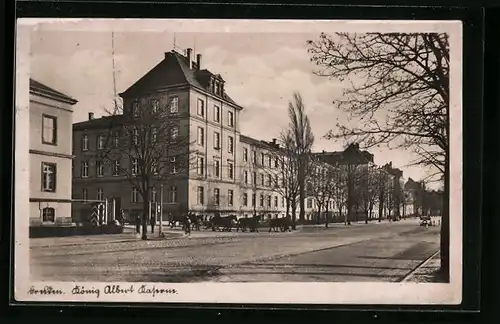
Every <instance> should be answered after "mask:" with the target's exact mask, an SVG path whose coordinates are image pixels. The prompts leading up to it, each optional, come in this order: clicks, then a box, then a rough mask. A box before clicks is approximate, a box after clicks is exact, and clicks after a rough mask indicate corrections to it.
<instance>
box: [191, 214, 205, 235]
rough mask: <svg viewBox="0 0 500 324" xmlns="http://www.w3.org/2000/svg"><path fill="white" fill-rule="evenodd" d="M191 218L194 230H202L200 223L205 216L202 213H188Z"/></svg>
mask: <svg viewBox="0 0 500 324" xmlns="http://www.w3.org/2000/svg"><path fill="white" fill-rule="evenodd" d="M188 217H189V220H190V221H191V229H193V230H197V231H199V230H200V224H201V223H202V221H203V216H202V215H195V214H193V213H189V214H188Z"/></svg>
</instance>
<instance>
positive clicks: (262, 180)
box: [260, 174, 265, 186]
mask: <svg viewBox="0 0 500 324" xmlns="http://www.w3.org/2000/svg"><path fill="white" fill-rule="evenodd" d="M260 185H261V186H263V185H265V180H264V174H261V175H260Z"/></svg>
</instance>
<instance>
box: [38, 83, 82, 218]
mask: <svg viewBox="0 0 500 324" xmlns="http://www.w3.org/2000/svg"><path fill="white" fill-rule="evenodd" d="M29 92H30V93H29V95H30V103H29V118H30V122H29V124H30V131H29V136H30V142H29V143H30V144H29V159H30V182H29V183H30V189H29V190H30V193H29V195H30V199H29V201H30V226H40V225H53V224H68V223H71V191H72V189H71V187H72V181H71V179H72V176H71V161H72V158H73V156H72V148H71V145H72V134H73V132H72V129H71V127H72V122H73V120H72V118H73V105H75V104H76V103H77V101H76V100H75V99H73V98H71V97H69V96H67V95H66V94H64V93H61V92H59V91H56V90H54V89H52V88H50V87H48V86H46V85H44V84H42V83H40V82H38V81H35V80H33V79H30V90H29Z"/></svg>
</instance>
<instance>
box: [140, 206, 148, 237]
mask: <svg viewBox="0 0 500 324" xmlns="http://www.w3.org/2000/svg"><path fill="white" fill-rule="evenodd" d="M142 200H143V208H142V209H143V213H142V236H141V239H143V240H147V239H148V216H149V201H148V199H147V198H145V197H143V199H142Z"/></svg>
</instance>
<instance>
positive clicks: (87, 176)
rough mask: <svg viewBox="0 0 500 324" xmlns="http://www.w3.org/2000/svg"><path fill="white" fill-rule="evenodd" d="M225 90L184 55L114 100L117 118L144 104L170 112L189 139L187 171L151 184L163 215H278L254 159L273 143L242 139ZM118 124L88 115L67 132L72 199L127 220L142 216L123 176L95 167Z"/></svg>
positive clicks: (79, 209) (78, 211) (78, 213)
mask: <svg viewBox="0 0 500 324" xmlns="http://www.w3.org/2000/svg"><path fill="white" fill-rule="evenodd" d="M224 83H225V81H224V80H223V78H222V77H221V76H220V75H218V74H213V73H212V72H210V71H208V70H206V69H202V56H201V54H198V55H197V56H196V60H193V57H192V50H191V49H188V50H187V52H186V53H185V54H184V55H183V54H181V53H178V52H176V51H171V52H168V53H165V57H164V60H162V61H161V62H160V63H159V64H158V65H157V66H155V67H154V68H153V69H152V70H150V71H149V72H148V73H146V74H145V75H144V76H143V77H142V78H141V79H140V80H138V81H137V82H136V83H134V84H133V85H132V86H131V87H130V88H129V89H127V90H126V91H125V92H123V93H121V94H120V96H121V97H122V99H123V115H127V114H128V115H130V114H134V110H135V109H141V108H143V107H144V104H143V103H144V102H145V103H146V105H149V104H150V103H153V104H154V105H158V106H159V107H166V106H168V107H167V108H166V109H168V110H169V112H170V113H171V114H172V118H176V119H177V121H178V133H179V135H180V136H187V137H188V138H189V160H190V161H191V162H192V163H190V167H189V168H182V169H181V170H177V171H175V173H176V174H175V176H172V177H169V179H168V180H158V181H155V183H154V184H153V187H152V189H151V191H152V195H151V197H150V200H151V201H159V200H163V201H164V203H165V204H164V212H165V213H179V212H194V213H197V214H208V215H210V214H216V213H219V214H221V215H226V214H236V215H238V216H240V217H245V216H250V215H253V214H266V216H267V217H271V216H272V215H275V216H276V214H279V213H282V210H283V208H282V207H283V206H284V203H283V201H282V197H281V196H279V195H278V194H276V193H274V191H273V190H272V186H270V185H269V181H268V174H267V172H265V170H264V169H263V168H264V167H265V165H263V163H262V161H261V160H257V158H259V159H260V158H261V156H270V154H268V153H267V151H268V150H269V149H270V148H272V143H267V142H263V141H258V140H255V139H252V138H250V137H246V136H243V135H241V134H240V129H239V114H240V112H241V110H242V109H243V108H242V107H241V106H240V105H238V104H237V103H235V102H234V101H233V100H232V99H231V98H230V97H229V96H228V95H227V93H226V91H225V89H224ZM120 119H122V116H120V115H117V116H108V117H102V118H94V117H93V114H89V119H88V120H87V121H84V122H79V123H76V124H74V125H73V134H74V145H73V148H74V150H73V153H74V155H75V161H74V167H75V172H74V176H73V198H75V199H79V200H83V201H85V200H89V201H90V200H99V201H102V200H104V199H108V200H113V201H115V202H116V204H117V205H118V208H117V209H118V210H123V211H124V214H125V215H124V216H125V217H126V218H127V219H129V220H132V219H134V218H135V217H136V216H137V215H138V214H140V213H141V212H142V211H143V204H142V201H141V197H140V195H139V194H138V192H137V190H136V189H134V186H133V184H131V183H130V182H129V181H127V176H126V175H124V174H116V173H114V172H113V167H112V165H108V166H107V165H100V163H99V161H98V160H96V152H97V153H98V151H99V149H100V147H99V141H100V139H102V137H103V136H105V134H106V132H108V131H109V125H110V124H114V125H120V123H121V121H120ZM266 158H267V157H266ZM266 161H267V160H266ZM116 163H120V164H121V165H124V163H125V164H126V163H130V161H123V160H122V161H117V162H116ZM173 163H175V161H174V162H173ZM266 163H267V165H268V166H269V165H270V164H269V161H267V162H266ZM77 168H78V169H77ZM173 168H174V169H175V166H173ZM170 169H172V166H171V168H170ZM161 192H163V198H162V199H161V197H160V193H161ZM84 205H85V204H81V205H79V204H75V205H74V208H73V214H74V218H76V219H79V220H81V219H82V218H84V217H85V215H82V213H85V212H86V210H87V209H88V208H86V207H85V206H84Z"/></svg>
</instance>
